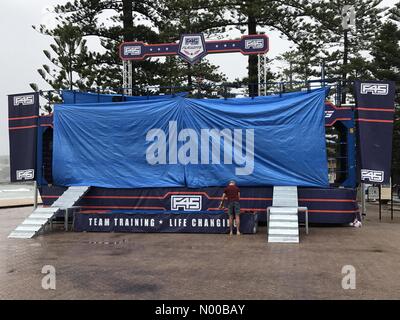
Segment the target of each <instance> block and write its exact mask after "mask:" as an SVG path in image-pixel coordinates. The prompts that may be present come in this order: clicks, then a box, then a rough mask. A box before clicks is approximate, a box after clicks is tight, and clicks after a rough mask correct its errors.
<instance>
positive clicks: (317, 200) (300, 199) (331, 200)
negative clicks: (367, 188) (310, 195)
mask: <svg viewBox="0 0 400 320" xmlns="http://www.w3.org/2000/svg"><path fill="white" fill-rule="evenodd" d="M299 201H306V202H356V200H353V199H307V198H299Z"/></svg>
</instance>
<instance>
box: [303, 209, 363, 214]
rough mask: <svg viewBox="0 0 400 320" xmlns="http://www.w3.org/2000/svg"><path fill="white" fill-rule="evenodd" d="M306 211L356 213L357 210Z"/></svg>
mask: <svg viewBox="0 0 400 320" xmlns="http://www.w3.org/2000/svg"><path fill="white" fill-rule="evenodd" d="M308 212H324V213H353V214H354V213H356V212H358V211H357V210H317V209H315V210H308Z"/></svg>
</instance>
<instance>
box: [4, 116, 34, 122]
mask: <svg viewBox="0 0 400 320" xmlns="http://www.w3.org/2000/svg"><path fill="white" fill-rule="evenodd" d="M35 118H39V116H26V117H15V118H8V120H10V121H14V120H23V119H35Z"/></svg>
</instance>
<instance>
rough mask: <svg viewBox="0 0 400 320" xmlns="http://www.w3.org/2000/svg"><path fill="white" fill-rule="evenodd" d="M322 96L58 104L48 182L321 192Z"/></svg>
mask: <svg viewBox="0 0 400 320" xmlns="http://www.w3.org/2000/svg"><path fill="white" fill-rule="evenodd" d="M325 94H326V89H317V90H313V91H310V92H298V93H294V94H293V93H291V94H283V95H276V96H268V97H259V98H255V99H251V98H236V99H225V100H223V99H187V98H182V97H176V98H174V99H171V98H166V99H157V100H147V101H132V102H121V103H118V104H115V103H100V104H72V105H67V104H63V105H57V106H56V107H55V111H54V147H53V149H54V151H53V152H54V154H53V176H54V182H55V183H56V184H57V185H64V186H72V185H89V186H97V187H106V188H141V187H191V188H197V187H207V186H222V185H225V184H226V183H227V181H229V180H231V179H234V180H236V181H237V183H238V185H242V186H260V185H296V186H314V187H326V186H328V168H327V156H326V145H325V127H324V100H325Z"/></svg>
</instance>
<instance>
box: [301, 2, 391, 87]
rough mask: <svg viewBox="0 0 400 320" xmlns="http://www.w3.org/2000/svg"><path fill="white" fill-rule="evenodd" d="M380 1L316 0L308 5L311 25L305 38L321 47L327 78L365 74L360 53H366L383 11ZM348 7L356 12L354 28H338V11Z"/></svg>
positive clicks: (340, 25)
mask: <svg viewBox="0 0 400 320" xmlns="http://www.w3.org/2000/svg"><path fill="white" fill-rule="evenodd" d="M381 4H382V0H329V1H327V0H317V1H313V2H312V6H311V7H310V11H309V14H310V16H311V17H312V19H313V21H314V23H312V29H310V30H309V31H310V32H309V37H310V39H312V40H313V41H317V42H318V43H319V44H321V48H320V49H321V54H322V56H323V58H324V60H325V61H326V66H327V73H328V74H329V76H330V77H333V78H334V77H341V78H343V79H346V78H349V79H354V78H356V77H359V76H360V75H363V74H365V73H367V71H366V70H365V69H360V67H361V68H363V67H365V65H362V64H361V63H360V62H361V61H362V60H363V57H362V55H361V54H362V53H363V52H365V51H369V49H370V47H371V43H372V42H373V40H374V38H375V35H376V33H377V30H379V28H380V25H381V17H382V14H383V12H384V10H385V8H382V7H381ZM345 5H351V6H353V7H354V9H355V13H356V19H355V23H356V28H350V29H349V30H345V29H344V28H343V26H342V9H343V7H344V6H345Z"/></svg>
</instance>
